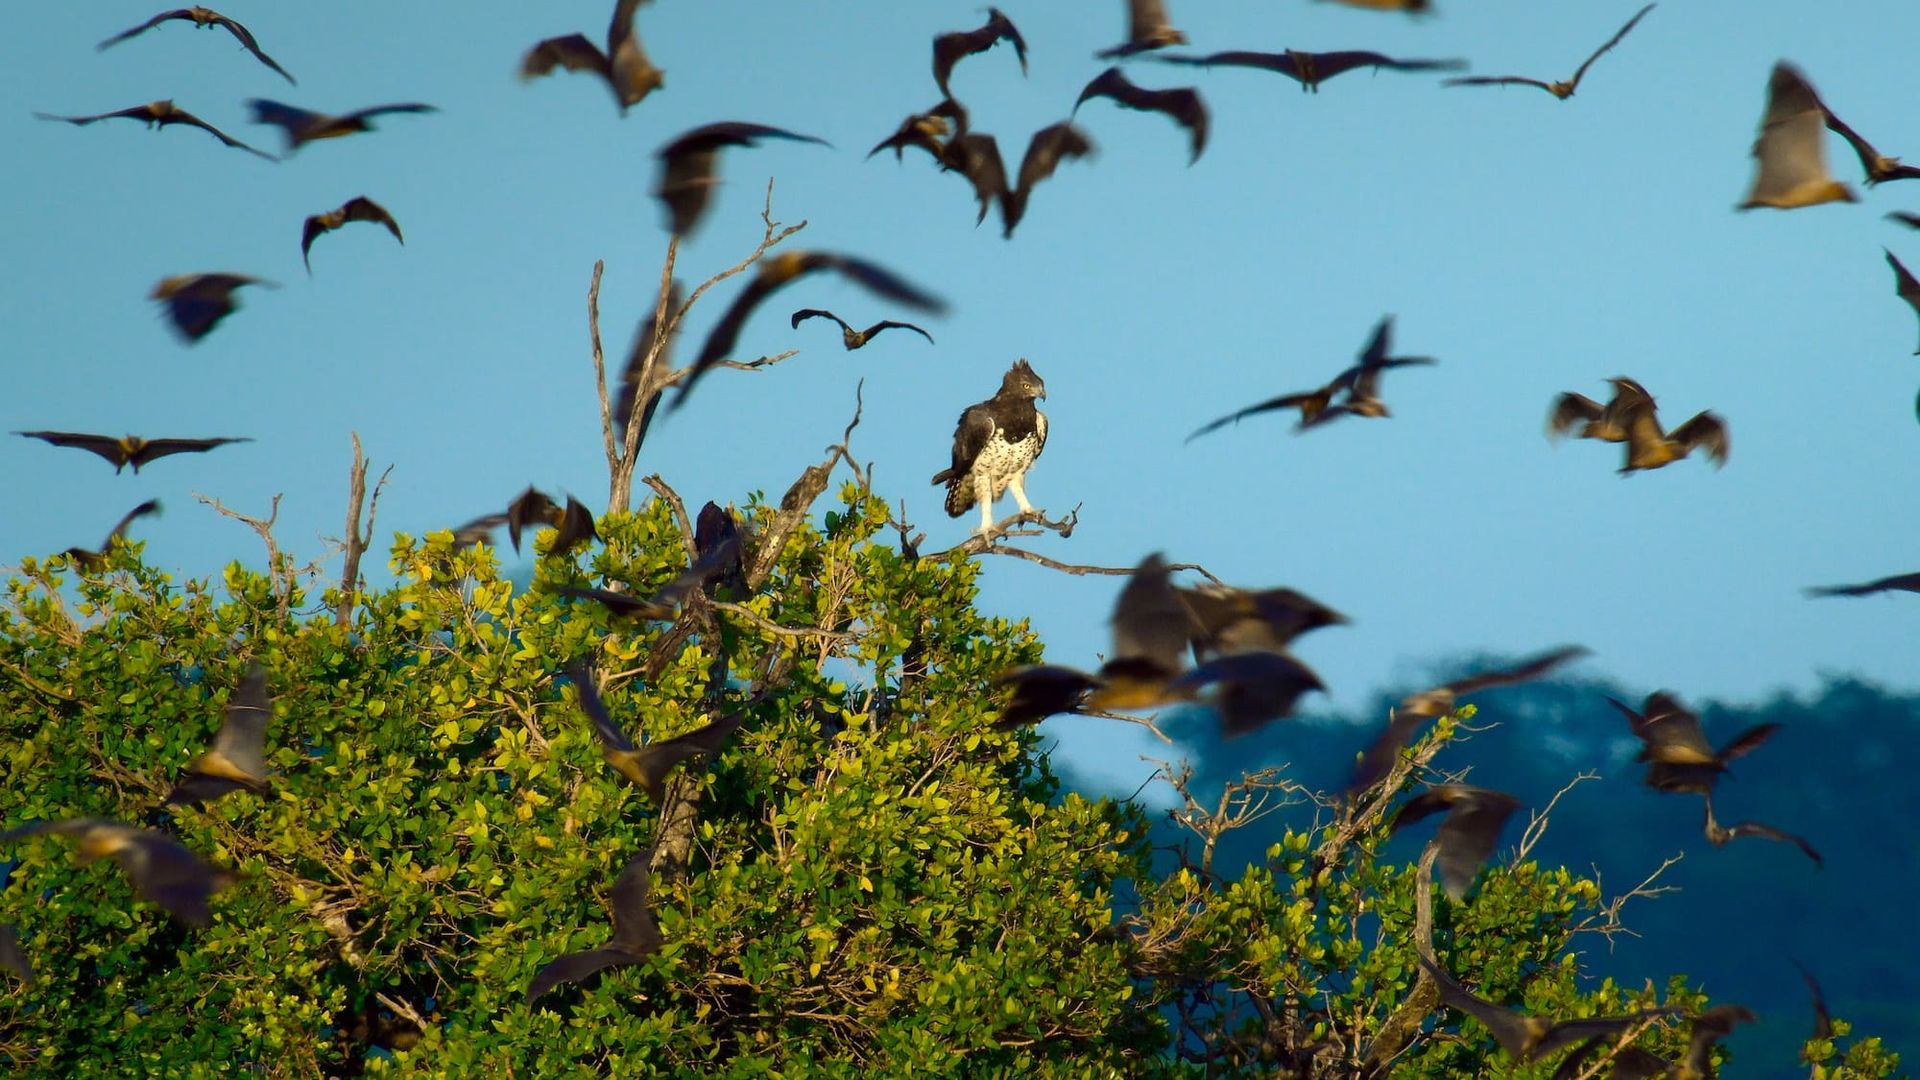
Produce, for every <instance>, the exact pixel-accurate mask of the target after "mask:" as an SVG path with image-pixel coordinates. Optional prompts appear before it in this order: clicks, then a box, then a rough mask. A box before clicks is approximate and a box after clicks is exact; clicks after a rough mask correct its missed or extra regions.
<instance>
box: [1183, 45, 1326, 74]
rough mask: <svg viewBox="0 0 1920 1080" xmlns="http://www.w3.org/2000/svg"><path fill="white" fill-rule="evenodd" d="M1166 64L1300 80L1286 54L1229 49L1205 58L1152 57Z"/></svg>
mask: <svg viewBox="0 0 1920 1080" xmlns="http://www.w3.org/2000/svg"><path fill="white" fill-rule="evenodd" d="M1154 59H1156V60H1159V61H1160V62H1162V63H1166V64H1183V65H1186V66H1189V67H1215V66H1221V67H1245V68H1259V69H1261V70H1262V71H1271V72H1274V73H1275V74H1279V75H1285V76H1286V77H1287V78H1289V79H1299V78H1300V65H1299V64H1298V63H1296V62H1295V61H1294V59H1293V57H1292V56H1290V55H1288V54H1286V53H1269V52H1253V51H1250V50H1246V49H1229V50H1227V51H1225V52H1217V53H1209V54H1207V55H1206V56H1181V55H1177V54H1166V53H1162V54H1160V55H1159V56H1156V57H1154Z"/></svg>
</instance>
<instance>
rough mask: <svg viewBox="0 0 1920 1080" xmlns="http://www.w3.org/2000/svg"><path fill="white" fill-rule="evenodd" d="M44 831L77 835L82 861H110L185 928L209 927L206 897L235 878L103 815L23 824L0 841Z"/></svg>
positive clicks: (160, 837)
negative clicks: (101, 816)
mask: <svg viewBox="0 0 1920 1080" xmlns="http://www.w3.org/2000/svg"><path fill="white" fill-rule="evenodd" d="M46 833H54V834H58V835H61V836H73V837H77V838H78V842H79V850H80V861H81V862H82V863H89V862H92V861H93V860H95V859H98V858H103V857H107V858H111V859H113V861H114V862H116V863H119V864H120V869H122V870H124V871H126V875H127V880H128V881H130V882H132V883H133V889H134V891H135V892H136V893H139V894H140V896H141V897H143V898H145V899H147V900H149V901H152V902H153V903H155V904H158V905H160V906H161V907H163V908H165V909H166V910H167V912H168V914H170V915H172V916H173V917H174V918H176V919H178V920H180V921H181V922H183V923H186V924H187V925H189V926H199V927H205V926H208V925H210V924H211V923H212V922H213V915H212V913H211V912H210V911H209V910H208V909H207V900H208V898H210V897H211V896H212V895H213V894H214V893H217V892H219V891H220V890H222V889H224V888H226V887H227V886H228V885H231V884H233V882H234V881H236V880H237V878H236V877H235V876H234V874H233V873H232V872H231V871H227V870H221V869H219V868H217V867H214V866H212V865H211V864H209V863H207V862H206V861H205V860H203V859H201V858H200V856H198V855H195V854H194V853H193V852H191V851H188V850H187V849H186V848H184V847H182V846H181V845H180V843H179V842H178V841H176V840H174V839H173V838H172V837H170V836H167V835H165V834H164V833H158V832H154V831H153V830H151V829H140V828H135V827H134V826H132V825H123V824H121V823H119V822H117V821H108V820H107V819H105V818H69V819H67V820H65V821H40V822H35V823H33V824H31V825H22V826H20V827H19V828H16V829H9V830H7V831H6V832H4V833H0V845H6V844H11V843H13V842H14V841H15V840H20V839H23V838H25V837H29V836H40V835H43V834H46Z"/></svg>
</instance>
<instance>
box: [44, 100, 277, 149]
mask: <svg viewBox="0 0 1920 1080" xmlns="http://www.w3.org/2000/svg"><path fill="white" fill-rule="evenodd" d="M33 115H34V116H35V117H37V118H39V119H41V120H64V121H66V122H67V123H69V124H72V125H74V126H75V127H85V126H86V125H88V124H91V123H93V122H94V121H96V120H113V119H116V118H120V117H125V118H127V119H129V120H143V121H145V122H146V125H147V126H148V127H150V128H156V129H159V128H165V127H166V126H167V125H168V124H185V125H187V126H188V127H197V128H199V129H200V130H201V131H204V132H206V133H207V134H209V135H212V136H213V137H214V138H216V139H219V140H220V141H221V142H222V143H223V144H225V145H227V146H231V147H233V148H234V149H235V150H245V151H246V152H247V153H249V154H252V155H254V156H255V157H262V158H266V159H267V160H268V161H279V160H280V159H279V158H277V157H274V156H273V155H272V154H269V153H267V152H266V151H264V150H256V149H254V148H253V147H251V146H248V145H247V144H246V143H243V142H241V141H240V140H239V139H236V138H234V137H233V136H231V135H228V134H227V133H226V132H224V131H221V130H220V129H219V128H217V127H214V126H213V125H212V124H209V123H207V122H206V121H205V120H202V119H200V118H199V117H197V116H195V115H193V114H192V113H190V112H188V111H187V110H185V109H182V108H180V107H179V106H177V105H175V104H174V103H173V102H172V101H150V102H148V103H146V104H145V105H135V106H132V107H131V108H126V109H119V110H116V111H114V112H108V113H97V114H95V115H93V116H54V115H52V114H51V113H34V114H33Z"/></svg>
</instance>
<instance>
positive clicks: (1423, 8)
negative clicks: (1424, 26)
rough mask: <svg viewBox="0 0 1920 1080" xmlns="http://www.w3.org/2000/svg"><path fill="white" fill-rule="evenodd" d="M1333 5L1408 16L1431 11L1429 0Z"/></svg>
mask: <svg viewBox="0 0 1920 1080" xmlns="http://www.w3.org/2000/svg"><path fill="white" fill-rule="evenodd" d="M1334 3H1337V4H1341V5H1343V6H1345V7H1350V8H1365V9H1367V10H1369V11H1404V12H1406V13H1407V14H1409V15H1421V14H1425V13H1426V12H1429V11H1432V10H1433V4H1432V3H1431V2H1430V0H1334Z"/></svg>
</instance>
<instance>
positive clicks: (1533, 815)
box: [1514, 772, 1600, 862]
mask: <svg viewBox="0 0 1920 1080" xmlns="http://www.w3.org/2000/svg"><path fill="white" fill-rule="evenodd" d="M1598 779H1600V774H1599V773H1597V772H1583V773H1581V774H1580V775H1578V776H1576V777H1574V778H1573V779H1571V780H1569V781H1567V782H1566V784H1565V785H1563V786H1562V787H1561V788H1560V790H1559V791H1556V792H1554V793H1553V798H1551V799H1548V800H1547V805H1546V806H1543V807H1541V808H1540V809H1538V810H1530V811H1528V812H1527V830H1526V832H1524V833H1522V834H1521V835H1520V848H1519V850H1518V851H1517V852H1516V853H1515V855H1514V861H1515V862H1524V861H1526V858H1527V855H1528V854H1529V853H1531V852H1532V851H1533V846H1534V845H1535V844H1538V843H1539V842H1540V838H1541V837H1543V836H1545V835H1546V834H1547V822H1548V820H1549V818H1551V816H1552V815H1553V808H1554V807H1555V806H1557V805H1559V803H1560V796H1562V795H1565V794H1566V793H1567V792H1569V791H1572V790H1573V789H1574V788H1575V787H1576V786H1578V785H1580V784H1581V783H1583V782H1585V781H1588V780H1598Z"/></svg>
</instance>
